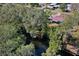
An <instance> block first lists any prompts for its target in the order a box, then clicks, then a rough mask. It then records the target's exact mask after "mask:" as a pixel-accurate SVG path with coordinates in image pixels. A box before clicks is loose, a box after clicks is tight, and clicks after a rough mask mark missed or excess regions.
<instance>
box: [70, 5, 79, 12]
mask: <svg viewBox="0 0 79 59" xmlns="http://www.w3.org/2000/svg"><path fill="white" fill-rule="evenodd" d="M71 5H72V6H71V9H72V11H73V10H78V11H79V3H72V4H71Z"/></svg>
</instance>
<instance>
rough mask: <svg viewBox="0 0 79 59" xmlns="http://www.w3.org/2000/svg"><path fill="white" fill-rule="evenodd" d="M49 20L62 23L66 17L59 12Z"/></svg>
mask: <svg viewBox="0 0 79 59" xmlns="http://www.w3.org/2000/svg"><path fill="white" fill-rule="evenodd" d="M49 20H50V21H51V22H53V23H61V22H63V21H64V17H63V15H62V14H60V13H58V14H55V15H52V16H50V17H49Z"/></svg>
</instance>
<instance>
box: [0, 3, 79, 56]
mask: <svg viewBox="0 0 79 59" xmlns="http://www.w3.org/2000/svg"><path fill="white" fill-rule="evenodd" d="M62 5H63V6H62ZM64 7H65V4H61V7H60V9H62V10H64ZM52 14H54V13H53V12H52V11H51V9H46V8H45V9H42V8H41V7H39V4H34V3H33V4H8V3H7V4H0V56H56V55H60V53H61V52H60V50H62V43H63V39H64V35H67V33H70V31H69V30H71V29H72V28H73V27H74V26H79V12H78V11H73V12H71V14H72V15H68V16H66V17H65V21H63V22H62V23H61V24H60V25H61V26H56V27H49V26H48V25H49V24H51V22H50V20H48V18H49V16H51V15H52ZM71 35H72V34H71ZM76 35H78V34H76ZM72 37H73V38H74V36H73V35H72ZM77 37H78V36H77Z"/></svg>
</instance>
